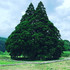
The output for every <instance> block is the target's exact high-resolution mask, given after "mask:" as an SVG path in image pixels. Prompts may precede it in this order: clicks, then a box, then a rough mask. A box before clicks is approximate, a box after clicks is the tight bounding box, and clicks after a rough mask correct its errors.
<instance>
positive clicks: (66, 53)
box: [62, 51, 70, 57]
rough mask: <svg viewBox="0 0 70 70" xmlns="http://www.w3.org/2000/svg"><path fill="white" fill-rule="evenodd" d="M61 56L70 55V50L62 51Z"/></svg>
mask: <svg viewBox="0 0 70 70" xmlns="http://www.w3.org/2000/svg"><path fill="white" fill-rule="evenodd" d="M62 57H70V51H63V53H62Z"/></svg>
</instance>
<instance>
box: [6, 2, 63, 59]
mask: <svg viewBox="0 0 70 70" xmlns="http://www.w3.org/2000/svg"><path fill="white" fill-rule="evenodd" d="M60 39H61V38H60V33H59V30H58V29H57V28H56V27H55V26H54V25H53V23H52V22H51V21H49V19H48V16H47V14H46V10H45V8H44V5H43V3H42V2H40V3H39V4H38V6H37V8H36V10H34V7H33V4H32V3H31V4H30V5H29V7H28V9H27V11H26V13H25V15H23V16H22V19H21V22H20V24H18V25H17V26H16V28H15V31H13V32H12V34H11V35H10V36H9V37H8V40H7V42H6V49H7V51H8V52H10V55H11V56H12V58H16V57H17V56H20V55H23V56H25V57H27V58H28V59H31V60H33V59H43V60H44V59H54V58H59V57H60V55H61V53H62V46H63V44H62V42H61V41H60ZM58 49H59V50H60V51H58V52H57V50H58ZM57 53H59V54H57Z"/></svg>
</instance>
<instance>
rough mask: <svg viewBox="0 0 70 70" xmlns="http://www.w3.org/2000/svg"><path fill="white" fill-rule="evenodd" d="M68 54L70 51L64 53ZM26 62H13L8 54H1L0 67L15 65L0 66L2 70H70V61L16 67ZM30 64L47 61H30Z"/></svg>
mask: <svg viewBox="0 0 70 70" xmlns="http://www.w3.org/2000/svg"><path fill="white" fill-rule="evenodd" d="M68 53H70V51H64V54H67V55H68ZM62 57H63V56H62ZM68 57H69V56H68ZM25 62H28V61H16V60H12V59H11V58H10V56H9V54H8V53H7V52H5V53H2V52H1V53H0V65H8V64H15V65H14V66H0V70H23V69H24V70H70V60H66V61H62V62H55V63H46V64H22V65H16V64H20V63H25ZM30 62H45V61H30ZM47 62H48V61H47Z"/></svg>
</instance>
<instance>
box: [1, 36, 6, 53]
mask: <svg viewBox="0 0 70 70" xmlns="http://www.w3.org/2000/svg"><path fill="white" fill-rule="evenodd" d="M6 39H7V38H3V37H0V51H2V52H5V42H6Z"/></svg>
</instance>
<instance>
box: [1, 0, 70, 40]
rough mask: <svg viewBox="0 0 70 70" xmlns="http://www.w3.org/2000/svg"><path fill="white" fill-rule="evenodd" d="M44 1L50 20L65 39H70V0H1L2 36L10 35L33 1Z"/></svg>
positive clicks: (36, 2)
mask: <svg viewBox="0 0 70 70" xmlns="http://www.w3.org/2000/svg"><path fill="white" fill-rule="evenodd" d="M40 1H42V2H43V4H44V6H45V8H46V12H47V15H48V18H49V20H50V21H51V22H52V23H53V24H54V26H56V27H57V28H58V30H59V31H60V34H61V38H62V39H63V40H69V41H70V0H0V37H6V38H7V37H8V36H9V35H10V34H11V33H12V32H13V31H14V29H15V27H16V26H17V24H19V23H20V20H21V18H22V15H23V14H24V13H25V11H26V10H27V7H28V6H29V4H30V3H31V2H32V3H33V5H34V7H35V8H36V7H37V5H38V3H39V2H40Z"/></svg>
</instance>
